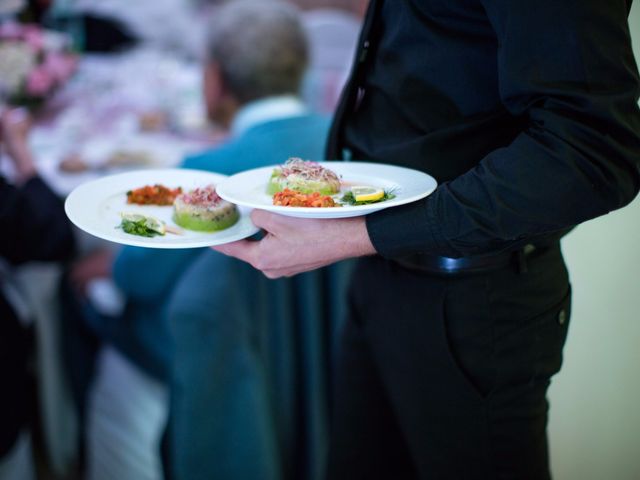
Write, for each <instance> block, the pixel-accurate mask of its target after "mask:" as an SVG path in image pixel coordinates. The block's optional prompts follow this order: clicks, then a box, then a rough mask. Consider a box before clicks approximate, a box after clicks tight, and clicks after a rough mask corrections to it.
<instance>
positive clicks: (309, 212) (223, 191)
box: [218, 160, 438, 219]
mask: <svg viewBox="0 0 640 480" xmlns="http://www.w3.org/2000/svg"><path fill="white" fill-rule="evenodd" d="M318 163H321V164H323V165H325V164H329V165H336V164H340V165H345V164H349V165H359V167H357V168H365V167H367V166H373V167H376V168H381V167H382V168H389V169H391V170H398V171H402V170H404V171H406V173H407V174H409V173H411V174H419V175H421V176H424V177H425V180H426V181H428V182H430V183H432V185H430V187H429V188H428V189H427V190H425V191H424V192H421V193H419V194H416V195H412V196H410V197H407V198H402V199H400V200H395V199H394V200H390V201H387V202H389V203H387V202H380V203H372V204H369V205H347V206H343V207H340V209H339V210H340V211H338V209H336V208H335V207H319V208H314V207H286V206H281V205H269V204H264V205H263V204H256V203H255V202H247V201H245V200H242V199H238V198H237V197H235V196H232V195H228V193H229V192H227V188H228V187H227V184H229V183H231V182H232V181H234V179H235V180H237V177H240V176H245V175H249V174H257V172H258V171H262V170H264V171H267V172H268V171H269V170H272V169H274V168H276V167H279V166H281V165H282V164H274V165H266V166H263V167H257V168H252V169H249V170H244V171H242V172H238V173H236V174H234V175H229V176H228V177H227V178H226V179H224V180H223V181H222V182H221V183H220V184H219V185H218V194H219V195H220V197H222V198H223V199H225V200H227V201H228V202H232V203H235V204H236V205H238V206H244V207H247V208H251V209H260V210H266V211H269V212H272V213H278V214H281V215H286V216H290V217H297V218H318V219H322V218H326V219H334V218H347V217H355V216H364V215H368V214H369V213H373V212H377V211H380V210H384V209H386V208H393V207H399V206H402V205H406V204H408V203H413V202H417V201H419V200H422V199H423V198H426V197H428V196H429V195H431V194H432V193H433V192H434V191H435V190H436V188H437V187H438V182H437V180H436V179H435V178H434V177H433V176H431V175H429V174H428V173H426V172H423V171H421V170H416V169H413V168H410V167H405V166H403V165H393V164H389V163H378V162H366V161H342V160H323V161H320V162H318ZM329 168H331V167H329ZM265 186H266V181H265Z"/></svg>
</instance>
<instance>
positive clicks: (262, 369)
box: [167, 0, 347, 480]
mask: <svg viewBox="0 0 640 480" xmlns="http://www.w3.org/2000/svg"><path fill="white" fill-rule="evenodd" d="M210 29H211V30H210V31H211V34H210V36H209V46H208V50H207V51H208V59H209V62H208V66H207V74H206V79H207V80H206V82H205V86H206V92H207V98H208V99H209V103H208V106H209V111H210V114H211V116H212V117H213V118H216V119H218V120H219V121H221V122H222V123H226V124H229V125H230V127H231V132H232V134H233V138H232V139H231V141H229V142H228V143H226V144H225V145H223V146H220V147H218V148H216V149H213V150H211V151H208V152H205V153H204V154H202V155H200V156H197V157H193V158H190V159H188V160H187V162H186V165H187V166H190V167H195V168H202V169H207V170H214V171H218V172H223V173H228V174H232V173H235V172H237V171H240V170H244V169H248V168H254V167H259V166H264V165H270V164H278V163H282V162H283V161H284V160H285V159H286V158H287V157H290V156H299V157H302V158H307V159H319V158H323V148H324V141H325V136H326V133H327V130H326V128H327V124H326V119H320V118H319V117H316V116H310V115H306V114H304V107H303V106H302V104H301V103H300V100H299V99H298V98H296V97H295V96H293V94H294V92H297V91H298V88H299V85H300V80H301V78H302V74H303V71H304V68H303V67H304V65H305V63H306V57H307V55H306V45H305V39H304V35H303V32H302V30H301V25H300V23H299V20H298V18H297V17H296V15H294V13H293V11H292V10H291V9H290V8H288V7H286V6H284V5H282V4H281V3H278V2H256V1H240V0H237V1H236V2H233V3H231V4H229V5H228V6H226V7H224V8H223V10H221V11H220V12H218V15H217V16H216V18H215V22H214V23H213V24H212V25H211V27H210ZM266 180H267V179H266V178H265V183H266ZM345 268H347V266H346V265H339V266H336V267H335V268H332V269H327V270H322V271H317V272H313V273H309V274H303V275H300V276H298V277H296V278H295V279H284V280H278V281H271V280H268V279H266V278H265V277H264V276H263V275H262V274H261V273H260V272H258V271H256V270H253V269H252V268H251V267H248V266H247V265H243V264H242V262H239V261H237V260H235V259H231V258H228V257H225V256H223V255H221V254H219V253H217V252H214V251H208V252H205V253H204V254H202V255H200V256H199V257H198V258H197V259H196V260H195V261H194V262H193V263H192V264H191V265H190V267H189V268H188V270H187V271H186V273H185V274H184V275H183V276H182V278H181V280H180V282H179V284H178V286H177V287H176V289H175V290H174V292H175V293H174V297H173V300H172V301H171V302H170V303H169V305H168V307H167V308H168V310H167V317H168V320H169V324H170V328H171V334H172V340H173V343H174V361H173V369H172V375H171V379H172V383H171V413H170V425H169V452H170V455H169V457H170V462H169V464H170V466H171V478H175V479H177V480H182V479H185V480H188V479H193V478H215V479H221V480H225V479H237V478H260V479H287V478H319V475H320V473H321V466H322V462H321V460H322V457H323V453H324V451H323V448H324V446H325V439H326V438H325V433H326V428H327V425H326V410H327V408H326V393H327V390H328V388H327V384H328V378H327V371H328V363H329V362H328V359H329V356H330V348H329V347H330V344H331V331H332V330H333V329H335V322H336V319H339V318H340V317H341V315H340V308H341V302H340V299H341V293H342V292H343V291H344V288H343V281H342V280H343V279H344V278H346V273H345V272H344V269H345ZM332 322H333V323H332Z"/></svg>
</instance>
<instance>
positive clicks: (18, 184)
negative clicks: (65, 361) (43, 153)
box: [0, 110, 73, 480]
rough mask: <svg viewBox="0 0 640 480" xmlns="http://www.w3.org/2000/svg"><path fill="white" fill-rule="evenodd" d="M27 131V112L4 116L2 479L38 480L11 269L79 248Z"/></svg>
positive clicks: (0, 195)
mask: <svg viewBox="0 0 640 480" xmlns="http://www.w3.org/2000/svg"><path fill="white" fill-rule="evenodd" d="M27 130H28V118H27V117H26V115H25V114H24V113H23V112H22V111H19V110H9V111H6V112H4V113H3V114H2V117H1V119H0V146H2V147H3V148H4V149H5V151H6V153H7V156H8V158H9V159H10V160H12V162H13V170H14V171H15V184H10V183H7V181H5V179H3V178H2V177H0V232H2V235H0V379H2V393H1V394H0V480H12V479H18V478H19V479H25V480H28V479H29V478H35V477H34V470H33V467H32V463H31V458H30V446H29V440H28V434H27V433H26V425H27V420H28V413H29V412H28V408H27V407H28V405H29V404H30V398H29V396H28V384H29V381H28V375H27V360H28V353H29V340H28V339H29V336H28V333H27V326H28V324H29V322H30V320H31V319H30V311H29V310H30V309H29V305H28V303H26V302H25V301H24V299H23V298H22V296H21V295H20V289H19V286H17V285H15V284H14V282H12V277H11V267H13V266H16V265H20V264H23V263H25V262H29V261H34V260H35V261H62V260H65V259H68V258H69V257H70V255H71V253H72V250H73V235H72V232H71V228H70V226H69V223H68V222H67V219H66V216H65V214H64V209H63V206H62V202H61V201H60V199H59V198H57V197H56V195H55V194H54V193H53V192H52V191H51V190H50V189H49V187H48V186H47V185H46V184H45V183H44V182H43V181H42V180H41V179H40V177H39V176H38V174H37V172H36V168H35V166H34V164H33V160H32V157H31V153H30V151H29V148H28V147H27V142H26V136H27Z"/></svg>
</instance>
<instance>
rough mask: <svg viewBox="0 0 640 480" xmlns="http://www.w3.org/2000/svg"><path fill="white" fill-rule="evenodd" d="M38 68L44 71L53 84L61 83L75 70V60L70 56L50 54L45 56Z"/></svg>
mask: <svg viewBox="0 0 640 480" xmlns="http://www.w3.org/2000/svg"><path fill="white" fill-rule="evenodd" d="M40 68H42V69H44V70H46V71H47V72H48V73H49V75H50V76H51V77H52V78H53V80H54V81H55V82H57V83H62V82H64V81H65V80H67V79H68V78H69V77H70V76H71V74H72V73H73V71H74V70H75V68H76V58H75V57H73V56H71V55H65V54H61V53H53V52H50V53H48V54H47V55H46V57H45V59H44V62H42V65H41V66H40Z"/></svg>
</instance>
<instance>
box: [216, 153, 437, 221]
mask: <svg viewBox="0 0 640 480" xmlns="http://www.w3.org/2000/svg"><path fill="white" fill-rule="evenodd" d="M322 165H323V166H325V167H326V168H329V169H331V170H333V171H334V172H335V173H337V174H338V175H339V176H340V178H341V180H342V181H343V182H344V183H345V184H346V185H345V186H344V187H343V191H347V190H348V188H349V187H348V186H347V185H370V186H372V187H378V188H382V189H384V190H386V191H392V192H393V193H394V194H395V198H393V199H391V200H386V201H384V202H380V203H372V204H370V205H357V206H347V205H345V206H342V207H326V208H311V207H283V206H276V205H273V201H272V198H271V196H270V195H268V194H267V182H268V181H269V178H270V177H271V172H272V171H273V169H274V168H275V167H277V166H278V165H273V166H270V167H262V168H256V169H253V170H247V171H245V172H242V173H238V174H236V175H233V176H231V177H228V178H227V179H226V180H224V181H223V182H222V183H220V184H219V185H218V189H217V191H218V195H220V196H221V197H222V198H224V199H225V200H227V201H229V202H232V203H235V204H237V205H243V206H245V207H249V208H259V209H261V210H268V211H270V212H275V213H279V214H281V215H287V216H290V217H301V218H346V217H357V216H360V215H367V214H369V213H372V212H376V211H378V210H382V209H384V208H390V207H397V206H399V205H404V204H406V203H411V202H415V201H417V200H420V199H422V198H424V197H426V196H427V195H429V194H431V193H432V192H433V191H434V190H435V189H436V187H437V185H438V184H437V182H436V181H435V179H434V178H433V177H432V176H430V175H427V174H426V173H423V172H420V171H418V170H412V169H410V168H405V167H398V166H395V165H385V164H381V163H367V162H322ZM340 196H342V193H341V194H340Z"/></svg>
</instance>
